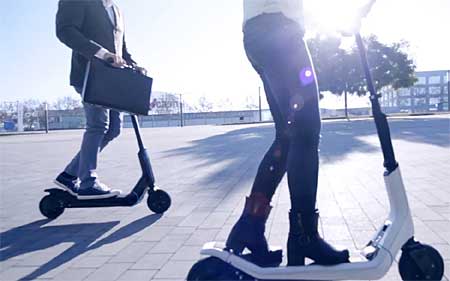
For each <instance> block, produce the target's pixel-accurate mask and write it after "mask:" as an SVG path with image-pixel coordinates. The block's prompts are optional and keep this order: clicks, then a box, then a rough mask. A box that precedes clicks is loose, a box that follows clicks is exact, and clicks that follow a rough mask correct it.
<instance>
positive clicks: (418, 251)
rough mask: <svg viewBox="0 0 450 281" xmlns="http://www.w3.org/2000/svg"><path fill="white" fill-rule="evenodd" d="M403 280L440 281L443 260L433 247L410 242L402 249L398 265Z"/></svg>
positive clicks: (442, 273) (442, 272) (442, 271)
mask: <svg viewBox="0 0 450 281" xmlns="http://www.w3.org/2000/svg"><path fill="white" fill-rule="evenodd" d="M398 267H399V271H400V275H401V277H402V279H403V280H442V276H443V275H444V260H443V259H442V256H441V255H440V254H439V252H438V251H437V250H436V249H434V248H433V247H431V246H429V245H425V244H421V243H419V242H415V241H410V242H408V243H407V244H406V245H405V246H404V247H403V248H402V255H401V257H400V260H399V263H398Z"/></svg>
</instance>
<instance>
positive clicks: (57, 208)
mask: <svg viewBox="0 0 450 281" xmlns="http://www.w3.org/2000/svg"><path fill="white" fill-rule="evenodd" d="M39 211H41V214H42V215H44V216H45V217H47V218H49V219H51V220H54V219H56V218H57V217H59V216H60V215H61V214H62V213H63V212H64V202H62V201H61V200H60V199H59V198H58V197H57V196H55V195H52V194H49V195H46V196H44V198H42V199H41V202H39Z"/></svg>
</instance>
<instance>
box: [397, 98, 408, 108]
mask: <svg viewBox="0 0 450 281" xmlns="http://www.w3.org/2000/svg"><path fill="white" fill-rule="evenodd" d="M398 106H400V107H405V106H411V99H399V100H398Z"/></svg>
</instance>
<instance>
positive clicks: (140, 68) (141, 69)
mask: <svg viewBox="0 0 450 281" xmlns="http://www.w3.org/2000/svg"><path fill="white" fill-rule="evenodd" d="M135 68H136V70H137V71H138V72H139V73H140V74H142V75H147V69H145V68H143V67H140V66H137V65H136V66H135Z"/></svg>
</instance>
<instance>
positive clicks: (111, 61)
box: [106, 58, 140, 73]
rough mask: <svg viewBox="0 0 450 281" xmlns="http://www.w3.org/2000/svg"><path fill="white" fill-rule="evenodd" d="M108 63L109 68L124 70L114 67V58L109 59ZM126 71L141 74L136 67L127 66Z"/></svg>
mask: <svg viewBox="0 0 450 281" xmlns="http://www.w3.org/2000/svg"><path fill="white" fill-rule="evenodd" d="M106 62H107V66H109V67H112V68H119V69H122V68H120V67H115V66H113V65H112V64H113V63H114V59H113V58H107V59H106ZM124 69H129V70H132V71H134V72H137V73H140V72H139V71H138V70H137V69H136V67H134V66H133V65H129V64H125V66H124Z"/></svg>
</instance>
